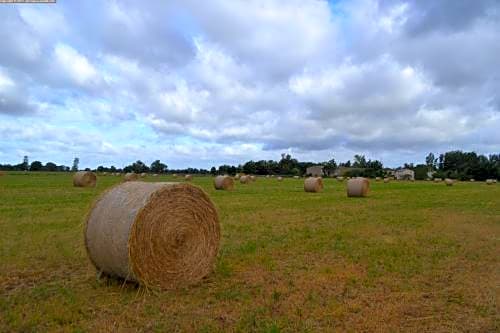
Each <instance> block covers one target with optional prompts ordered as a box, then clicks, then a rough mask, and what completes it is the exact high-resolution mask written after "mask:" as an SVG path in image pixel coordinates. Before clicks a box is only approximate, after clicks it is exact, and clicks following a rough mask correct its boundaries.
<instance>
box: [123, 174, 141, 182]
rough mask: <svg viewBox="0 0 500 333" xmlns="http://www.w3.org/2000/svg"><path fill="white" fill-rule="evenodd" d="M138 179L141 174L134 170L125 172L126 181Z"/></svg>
mask: <svg viewBox="0 0 500 333" xmlns="http://www.w3.org/2000/svg"><path fill="white" fill-rule="evenodd" d="M137 179H139V175H138V174H136V173H134V172H129V173H126V174H125V178H124V180H125V181H126V182H131V181H134V180H137Z"/></svg>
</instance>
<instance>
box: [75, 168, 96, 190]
mask: <svg viewBox="0 0 500 333" xmlns="http://www.w3.org/2000/svg"><path fill="white" fill-rule="evenodd" d="M96 183H97V176H96V175H95V173H93V172H90V171H78V172H77V173H75V174H74V175H73V186H76V187H95V184H96Z"/></svg>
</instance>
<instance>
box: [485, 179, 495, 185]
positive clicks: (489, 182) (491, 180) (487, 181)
mask: <svg viewBox="0 0 500 333" xmlns="http://www.w3.org/2000/svg"><path fill="white" fill-rule="evenodd" d="M486 184H487V185H493V184H494V182H493V179H486Z"/></svg>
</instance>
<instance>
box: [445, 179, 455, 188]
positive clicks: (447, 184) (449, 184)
mask: <svg viewBox="0 0 500 333" xmlns="http://www.w3.org/2000/svg"><path fill="white" fill-rule="evenodd" d="M444 183H445V184H446V186H453V179H450V178H446V179H445V180H444Z"/></svg>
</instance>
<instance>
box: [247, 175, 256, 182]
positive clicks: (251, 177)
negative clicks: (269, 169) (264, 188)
mask: <svg viewBox="0 0 500 333" xmlns="http://www.w3.org/2000/svg"><path fill="white" fill-rule="evenodd" d="M249 177H250V180H251V181H253V182H254V181H256V180H257V177H255V176H249Z"/></svg>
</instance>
